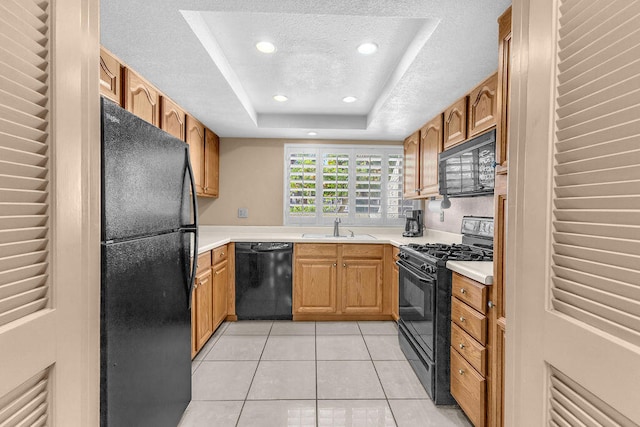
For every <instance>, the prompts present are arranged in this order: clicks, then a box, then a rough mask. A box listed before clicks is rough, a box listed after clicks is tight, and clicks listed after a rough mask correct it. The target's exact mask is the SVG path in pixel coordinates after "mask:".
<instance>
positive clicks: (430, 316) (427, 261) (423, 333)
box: [396, 217, 493, 405]
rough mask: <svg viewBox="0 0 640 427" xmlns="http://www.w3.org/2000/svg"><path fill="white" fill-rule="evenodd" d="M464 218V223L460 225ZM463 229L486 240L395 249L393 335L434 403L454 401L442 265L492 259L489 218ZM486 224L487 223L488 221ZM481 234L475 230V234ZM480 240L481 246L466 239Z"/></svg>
mask: <svg viewBox="0 0 640 427" xmlns="http://www.w3.org/2000/svg"><path fill="white" fill-rule="evenodd" d="M466 219H467V218H466V217H465V219H463V224H464V223H465V220H466ZM470 221H471V222H474V223H475V225H473V226H472V225H467V229H468V230H482V231H483V232H484V234H485V236H482V237H478V236H477V235H476V234H474V235H473V236H468V237H467V239H465V236H463V243H462V244H453V245H449V244H440V243H435V244H425V245H418V244H410V245H405V246H400V254H399V260H398V261H397V262H396V263H397V264H398V267H399V268H398V271H399V292H400V297H399V303H400V307H399V311H400V313H399V314H400V319H399V320H398V336H399V341H400V347H401V348H402V351H403V353H404V354H405V356H406V357H407V360H408V361H409V364H410V365H411V367H412V368H413V370H414V371H415V373H416V375H417V376H418V378H419V379H420V382H421V383H422V385H423V386H424V388H425V390H426V391H427V394H429V396H430V397H431V399H432V400H433V401H434V403H435V404H436V405H450V404H453V403H455V401H454V399H453V397H452V396H451V393H450V390H449V381H450V380H449V369H450V368H449V358H450V357H449V347H450V342H451V271H450V270H448V269H447V268H446V263H447V261H454V260H456V261H492V260H493V250H492V246H491V247H490V246H489V244H488V239H487V238H486V237H487V236H486V235H487V234H488V232H486V231H487V230H489V229H490V230H491V234H493V218H471V219H470ZM489 221H490V222H491V225H488V224H487V223H488V222H489ZM478 232H480V231H478ZM471 238H473V239H477V238H479V239H482V242H483V245H482V246H478V245H475V244H473V243H472V242H471V241H470V240H468V239H471Z"/></svg>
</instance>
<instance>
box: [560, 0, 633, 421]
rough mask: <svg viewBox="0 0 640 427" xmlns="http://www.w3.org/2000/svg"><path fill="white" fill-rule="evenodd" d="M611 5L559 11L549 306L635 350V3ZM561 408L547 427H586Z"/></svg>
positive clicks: (563, 399)
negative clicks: (630, 88) (629, 343)
mask: <svg viewBox="0 0 640 427" xmlns="http://www.w3.org/2000/svg"><path fill="white" fill-rule="evenodd" d="M564 3H568V2H564ZM612 4H613V3H612V2H611V1H608V0H607V1H605V2H600V1H587V2H584V4H583V5H582V6H580V7H577V6H571V7H570V6H569V5H568V4H567V5H566V6H564V5H563V6H562V7H561V13H562V14H563V16H562V17H561V18H560V28H559V35H560V40H559V42H558V47H559V51H558V75H557V78H558V82H559V88H558V93H557V109H556V141H555V160H556V164H555V167H554V170H555V176H554V181H553V182H554V193H555V197H554V200H553V204H554V210H553V215H554V218H553V240H554V242H553V256H552V260H553V266H552V269H553V276H552V279H553V289H552V292H551V301H552V306H553V308H554V309H555V310H557V311H559V312H561V313H563V314H565V315H567V316H570V317H573V318H574V319H577V320H579V321H581V322H584V323H587V324H589V325H591V326H592V327H595V328H598V329H600V330H602V331H605V332H607V333H609V334H611V335H615V336H616V337H618V338H621V339H623V340H626V341H628V342H631V343H633V344H635V345H640V302H639V301H640V119H639V118H640V90H634V91H631V92H629V91H628V90H623V87H626V88H629V87H639V85H640V60H639V59H638V58H640V28H638V26H637V22H638V21H639V20H640V3H638V2H628V3H626V4H625V3H622V4H619V5H617V6H616V7H615V9H617V11H616V12H613V10H614V8H612V7H610V6H611V5H612ZM621 5H622V7H620V6H621ZM630 85H631V86H630ZM567 399H569V400H567ZM570 402H575V401H574V400H573V398H571V397H569V398H567V395H566V393H560V392H556V393H555V394H554V397H553V399H552V402H551V407H552V411H551V413H552V419H553V421H554V422H555V423H556V424H558V425H563V424H564V423H567V422H568V423H569V425H583V424H584V425H594V421H593V420H592V419H591V418H589V416H586V415H585V414H583V413H582V412H581V410H578V409H576V407H574V406H573V404H572V403H570ZM590 416H593V415H590ZM595 419H597V418H595ZM602 425H607V424H602ZM608 425H618V424H608Z"/></svg>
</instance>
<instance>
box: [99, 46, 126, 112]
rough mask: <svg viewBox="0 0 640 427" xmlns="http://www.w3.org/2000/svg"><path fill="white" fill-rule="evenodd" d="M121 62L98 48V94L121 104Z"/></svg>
mask: <svg viewBox="0 0 640 427" xmlns="http://www.w3.org/2000/svg"><path fill="white" fill-rule="evenodd" d="M122 73H123V70H122V64H121V63H120V61H118V60H117V59H116V57H115V56H113V55H112V54H111V53H110V52H109V51H107V50H106V49H104V48H100V94H101V95H103V96H105V97H107V98H109V99H110V100H112V101H113V102H116V103H117V104H118V105H120V106H122Z"/></svg>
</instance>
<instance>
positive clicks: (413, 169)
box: [403, 131, 420, 199]
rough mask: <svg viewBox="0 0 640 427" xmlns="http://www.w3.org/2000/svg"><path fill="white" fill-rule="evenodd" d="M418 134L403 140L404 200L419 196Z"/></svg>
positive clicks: (415, 133)
mask: <svg viewBox="0 0 640 427" xmlns="http://www.w3.org/2000/svg"><path fill="white" fill-rule="evenodd" d="M419 154H420V132H419V131H416V132H414V133H413V134H411V135H410V136H409V137H408V138H407V139H405V140H404V186H403V191H404V198H405V199H415V198H416V197H418V196H420V157H419Z"/></svg>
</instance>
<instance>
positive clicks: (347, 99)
mask: <svg viewBox="0 0 640 427" xmlns="http://www.w3.org/2000/svg"><path fill="white" fill-rule="evenodd" d="M357 100H358V98H356V97H355V96H345V97H344V98H342V102H346V103H347V104H350V103H352V102H356V101H357Z"/></svg>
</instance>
